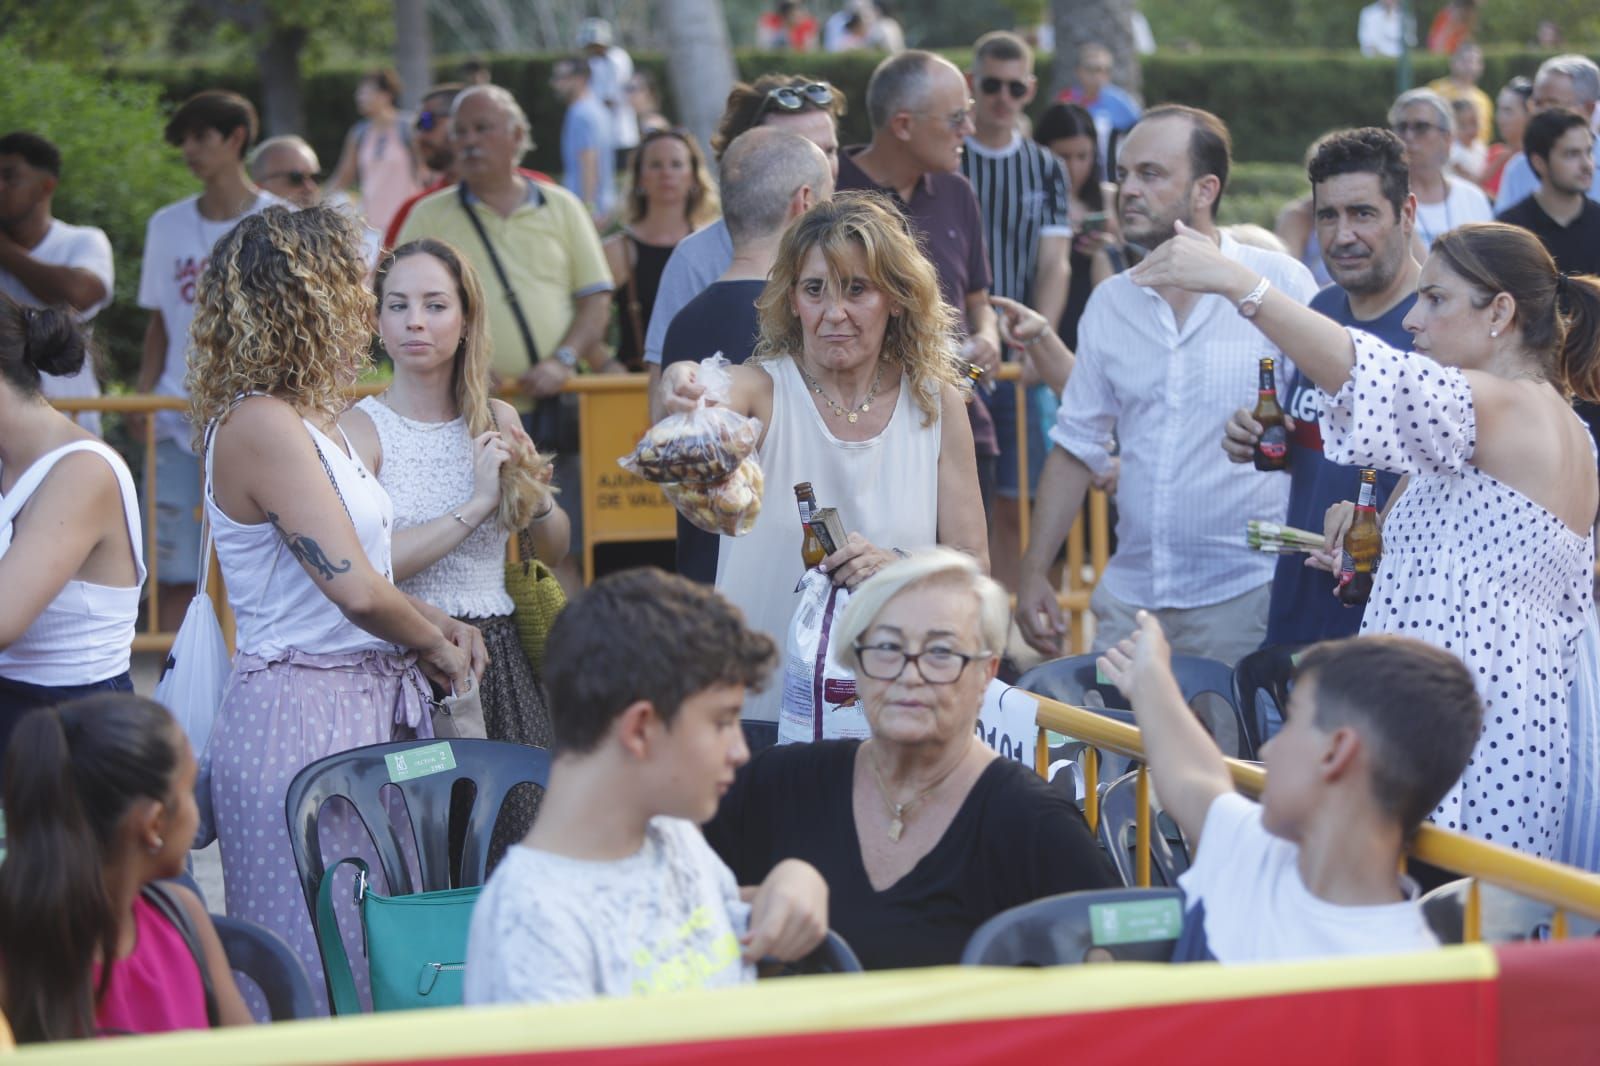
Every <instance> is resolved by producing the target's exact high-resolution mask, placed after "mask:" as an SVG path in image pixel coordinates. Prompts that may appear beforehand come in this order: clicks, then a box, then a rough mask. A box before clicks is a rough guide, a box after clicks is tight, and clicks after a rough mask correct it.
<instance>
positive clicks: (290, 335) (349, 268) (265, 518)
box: [188, 207, 484, 1000]
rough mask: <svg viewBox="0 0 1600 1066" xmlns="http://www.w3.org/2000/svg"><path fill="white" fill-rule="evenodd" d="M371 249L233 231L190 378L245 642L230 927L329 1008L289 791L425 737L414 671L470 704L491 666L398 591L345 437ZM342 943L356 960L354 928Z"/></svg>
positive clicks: (248, 223) (222, 714)
mask: <svg viewBox="0 0 1600 1066" xmlns="http://www.w3.org/2000/svg"><path fill="white" fill-rule="evenodd" d="M360 249H361V246H360V239H359V235H358V232H357V230H356V228H355V225H354V223H352V222H350V221H349V220H348V219H347V218H346V217H345V216H344V215H343V214H341V213H340V212H338V211H335V210H332V209H328V208H309V209H307V210H305V211H293V212H291V211H288V210H286V209H284V208H278V207H273V208H268V209H267V210H266V211H263V212H262V213H261V214H259V215H253V216H251V217H250V218H249V219H247V220H245V221H244V222H242V223H240V224H239V225H238V226H237V227H235V228H234V229H233V230H232V231H231V232H230V233H229V234H228V235H227V236H225V237H223V238H222V240H221V241H219V242H218V243H217V246H216V248H215V249H214V250H213V252H212V256H211V260H210V263H209V265H208V266H207V267H206V270H205V274H204V275H203V276H202V278H201V281H200V287H199V292H200V298H199V301H198V304H197V307H196V314H195V323H194V331H193V332H194V352H193V355H192V357H191V365H190V369H189V375H188V386H189V390H190V397H191V401H190V402H191V406H192V409H193V413H194V423H195V425H196V426H197V427H207V428H206V429H205V430H204V431H203V432H197V434H196V436H197V437H198V438H200V439H198V440H197V441H196V443H197V444H202V445H203V448H204V452H205V462H206V491H205V501H206V502H205V506H206V514H207V516H208V518H209V520H210V522H211V528H212V531H213V536H214V538H215V542H216V547H217V559H218V562H219V564H220V565H221V568H222V575H223V578H224V580H225V582H226V584H227V588H228V602H229V604H230V605H231V606H232V608H233V613H234V618H235V620H236V622H237V624H238V634H237V643H238V653H237V655H235V657H234V662H233V671H232V673H231V674H230V675H229V677H228V681H227V685H226V687H225V689H224V691H223V696H222V704H221V706H220V707H219V708H218V711H217V722H216V725H215V727H214V729H213V732H212V735H211V741H210V743H209V744H208V746H207V750H206V753H205V757H204V759H205V764H206V767H207V772H208V775H209V788H208V789H207V788H206V786H205V784H204V783H202V788H201V791H206V792H208V795H209V798H210V801H211V805H212V807H213V808H214V815H213V816H214V818H215V825H216V831H217V839H218V840H219V841H220V843H221V846H222V870H223V878H224V884H225V887H226V892H227V902H228V913H229V914H230V915H234V916H237V917H243V918H248V919H250V920H252V921H256V922H259V923H261V924H263V925H266V926H267V927H269V928H271V929H273V930H274V931H275V932H277V933H279V934H280V935H281V936H283V938H284V939H285V940H287V941H288V942H289V944H290V946H291V947H293V948H294V949H295V951H296V952H297V953H298V954H299V956H300V958H301V961H302V962H304V963H305V965H306V969H307V971H308V972H310V974H311V975H312V980H313V988H314V991H315V994H316V995H317V997H318V999H319V1000H320V999H321V998H322V992H323V985H322V982H321V981H320V980H318V978H319V977H320V975H321V973H322V966H321V961H320V958H319V955H318V951H317V945H316V940H315V938H314V937H313V936H312V932H311V923H310V917H309V911H308V909H307V906H306V900H305V897H304V895H303V894H302V892H301V890H300V882H299V879H298V877H297V876H296V873H295V864H294V859H293V857H292V854H291V852H290V850H289V837H288V831H287V827H286V825H285V822H284V796H285V793H286V792H287V790H288V784H289V781H290V779H291V778H293V777H294V775H295V774H296V773H297V772H298V771H299V770H300V769H301V768H302V767H304V766H306V765H308V764H310V763H312V762H314V761H316V760H317V759H320V758H322V757H324V756H327V755H331V754H333V753H335V752H340V751H346V750H348V749H350V748H355V747H359V746H361V745H365V744H376V743H383V742H387V741H390V740H393V739H399V738H401V737H408V736H412V735H420V736H424V737H427V736H432V735H433V734H432V727H431V723H430V721H429V718H428V715H427V713H426V710H425V707H424V705H423V701H422V698H421V693H422V691H423V689H424V688H425V685H426V682H425V681H424V680H423V678H422V676H421V675H420V674H419V673H418V669H417V667H418V665H420V666H421V668H422V670H423V671H425V672H426V673H428V674H429V675H431V676H433V677H436V678H438V679H440V680H441V681H442V682H444V683H447V684H448V683H452V682H453V683H454V684H455V685H456V688H457V690H458V691H466V690H467V689H468V688H470V687H471V685H472V684H473V683H474V681H475V678H476V676H478V675H481V673H482V670H483V660H484V652H483V641H482V638H481V637H480V635H479V634H478V631H477V630H476V629H474V628H472V627H471V626H468V625H466V624H465V623H462V622H458V621H456V620H454V619H452V618H451V617H450V616H449V615H447V614H445V613H444V612H442V611H440V610H438V609H437V608H433V607H429V606H428V605H426V604H422V603H419V602H418V601H416V600H413V599H411V598H410V597H408V596H406V595H405V594H404V593H402V592H401V591H400V590H399V589H397V588H395V587H394V584H393V581H392V580H391V572H390V557H389V556H390V534H391V532H392V531H391V528H390V527H391V526H392V524H393V522H392V516H393V508H392V506H391V505H390V503H389V496H388V493H386V492H384V490H383V489H382V488H381V487H380V486H379V485H378V482H377V479H376V478H374V477H373V476H372V475H371V474H370V473H369V472H368V471H367V469H366V468H365V466H363V465H362V462H361V459H360V456H359V455H357V454H356V453H355V452H354V450H353V449H351V448H350V445H349V442H348V440H347V439H345V438H344V435H343V433H341V432H340V430H339V429H338V426H337V424H336V419H337V415H338V412H339V411H340V409H342V408H343V406H344V404H345V402H346V400H345V396H346V393H347V390H348V389H349V387H350V386H351V385H352V384H354V382H355V379H356V375H357V373H358V372H359V369H360V366H361V363H362V360H363V359H364V358H365V356H366V352H367V348H368V345H369V343H370V337H371V333H370V327H369V326H368V321H369V319H368V315H369V312H370V308H371V304H370V303H369V301H368V296H367V293H366V290H365V288H364V287H363V285H362V280H363V275H364V274H365V273H366V264H365V262H364V261H363V259H362V257H361V250H360ZM319 825H320V830H321V833H322V840H323V847H324V849H325V851H329V852H331V853H333V854H335V855H340V856H342V855H347V854H352V853H355V852H356V851H357V850H358V848H359V843H358V842H361V841H362V840H363V839H364V838H363V837H362V835H361V833H360V830H359V826H358V825H357V824H356V823H354V822H353V821H352V819H351V817H350V816H349V815H347V814H346V813H345V812H343V811H339V810H335V809H333V808H330V810H329V811H328V812H327V813H326V814H325V815H324V817H323V818H322V819H321V821H320V823H319ZM374 830H375V831H377V827H374ZM372 865H373V869H374V871H376V870H377V866H376V864H375V863H374V864H372ZM336 898H340V899H344V900H348V899H351V898H352V897H351V894H350V893H348V892H343V891H340V892H337V893H336ZM341 924H343V923H341ZM344 928H345V930H346V932H347V933H349V934H352V936H351V937H347V939H349V940H352V941H353V942H352V944H351V945H350V946H351V950H352V951H353V952H355V953H359V952H360V950H361V946H360V942H359V935H360V934H359V925H357V924H356V923H353V922H352V923H350V924H349V925H348V926H344ZM351 957H352V958H357V957H359V954H352V956H351ZM358 969H361V968H359V967H358ZM360 977H362V978H364V977H365V971H364V970H361V973H360Z"/></svg>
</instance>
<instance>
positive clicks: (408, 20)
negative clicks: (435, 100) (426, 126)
mask: <svg viewBox="0 0 1600 1066" xmlns="http://www.w3.org/2000/svg"><path fill="white" fill-rule="evenodd" d="M394 65H395V68H396V69H397V70H398V71H399V72H400V81H401V83H402V84H404V85H405V91H404V92H403V93H402V94H401V96H400V106H401V107H405V108H415V107H416V106H417V105H418V104H420V103H421V102H422V94H423V93H425V92H427V91H428V86H429V85H431V84H433V33H432V31H431V30H430V29H429V26H428V3H427V0H394Z"/></svg>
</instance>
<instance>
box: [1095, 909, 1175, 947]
mask: <svg viewBox="0 0 1600 1066" xmlns="http://www.w3.org/2000/svg"><path fill="white" fill-rule="evenodd" d="M1182 926H1183V905H1182V904H1181V903H1180V902H1179V901H1178V900H1176V899H1171V898H1168V899H1140V900H1127V901H1125V902H1122V903H1091V904H1090V905H1089V935H1090V937H1091V939H1092V940H1093V941H1094V944H1095V946H1096V947H1104V946H1108V945H1111V944H1143V943H1146V942H1148V941H1151V940H1176V939H1177V938H1178V930H1179V929H1180V928H1182Z"/></svg>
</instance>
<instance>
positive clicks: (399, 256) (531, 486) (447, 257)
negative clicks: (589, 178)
mask: <svg viewBox="0 0 1600 1066" xmlns="http://www.w3.org/2000/svg"><path fill="white" fill-rule="evenodd" d="M414 255H430V256H432V257H433V258H435V259H437V260H438V261H439V263H440V264H441V265H442V266H443V267H444V268H445V269H446V270H447V271H449V272H450V276H451V277H452V278H454V279H455V282H456V298H457V299H459V300H460V301H461V343H460V345H459V346H458V347H457V348H456V359H455V367H454V369H453V370H452V372H451V382H452V385H451V391H452V392H453V393H454V394H455V401H456V407H457V409H458V410H459V411H460V412H461V416H462V417H463V418H465V419H466V422H467V434H468V436H470V437H472V438H473V439H474V440H476V439H477V438H478V436H479V435H480V434H482V433H486V432H488V431H489V430H491V429H496V428H498V425H497V423H496V422H495V417H494V411H493V410H491V409H490V407H489V358H490V355H491V353H492V349H493V345H492V342H491V341H490V338H489V321H488V313H487V311H486V310H485V309H484V299H483V286H482V285H481V284H480V283H479V282H478V272H477V271H476V270H474V269H473V267H472V264H471V263H470V262H468V261H467V260H466V259H465V258H464V257H463V256H462V255H461V253H460V252H458V251H456V250H455V248H454V247H452V246H451V245H449V244H446V243H445V242H444V241H437V240H433V239H432V238H429V237H424V238H422V239H421V240H415V241H408V242H406V243H405V244H402V245H401V246H400V247H398V248H396V249H395V250H394V251H392V252H390V253H389V254H388V255H386V256H384V257H383V260H382V261H381V262H380V263H379V264H378V271H377V273H376V274H374V275H373V278H372V291H373V294H374V295H375V297H376V302H377V305H378V313H379V314H381V313H382V311H383V292H384V286H385V284H386V283H387V282H388V280H389V275H390V273H391V272H392V271H393V270H394V267H395V264H396V263H398V262H400V261H401V260H403V259H409V258H410V257H411V256H414ZM506 445H507V446H508V447H509V448H510V449H511V458H510V459H509V460H508V461H507V462H506V463H505V464H504V465H502V466H501V467H500V514H499V519H500V524H501V525H502V526H504V527H505V528H506V529H508V530H512V531H513V532H514V531H516V530H519V529H524V528H526V527H527V525H528V523H529V522H530V521H531V520H532V519H533V516H534V515H536V514H538V513H539V512H540V511H543V510H544V509H545V508H547V507H548V506H550V504H551V495H552V494H553V493H554V492H555V491H556V490H555V489H553V488H551V487H550V486H549V485H548V484H546V483H545V481H544V480H543V478H542V476H541V475H542V474H543V473H544V470H545V468H546V467H548V466H549V465H550V463H551V460H550V459H549V458H548V457H545V456H541V455H540V454H539V453H538V452H537V451H535V450H534V448H533V446H532V445H530V444H527V443H525V442H523V441H522V440H521V439H520V438H517V437H509V438H507V439H506Z"/></svg>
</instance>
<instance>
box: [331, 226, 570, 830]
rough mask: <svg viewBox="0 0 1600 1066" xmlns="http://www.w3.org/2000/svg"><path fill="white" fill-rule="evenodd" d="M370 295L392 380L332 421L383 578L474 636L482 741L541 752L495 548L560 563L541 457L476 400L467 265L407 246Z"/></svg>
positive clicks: (428, 248)
mask: <svg viewBox="0 0 1600 1066" xmlns="http://www.w3.org/2000/svg"><path fill="white" fill-rule="evenodd" d="M373 288H374V290H375V291H376V293H377V325H378V338H379V342H380V343H381V344H382V345H383V348H384V350H385V351H386V352H387V353H388V355H389V358H390V359H391V360H392V361H393V363H394V381H393V383H392V384H391V385H390V386H389V388H388V389H387V390H386V391H385V392H384V393H382V394H381V395H379V396H371V397H368V398H366V399H364V400H362V401H361V402H360V403H359V404H357V405H356V406H355V407H354V408H352V409H351V410H350V411H348V412H346V413H345V415H344V418H343V420H342V425H343V426H344V429H345V432H346V433H348V434H349V436H350V439H351V441H352V442H353V443H354V445H355V447H356V450H357V451H358V452H359V453H360V454H361V457H362V459H363V460H364V461H365V462H366V463H367V465H368V467H369V468H370V469H371V470H372V471H373V472H375V473H376V474H377V476H378V481H379V483H380V484H381V485H382V486H383V487H384V488H385V489H387V490H388V492H389V495H390V497H391V498H392V499H393V501H394V507H395V530H394V576H395V581H396V583H397V584H398V585H399V586H400V588H401V589H403V590H404V591H406V592H408V593H410V594H411V595H413V596H416V597H417V598H418V599H421V600H424V601H426V602H427V603H430V604H432V605H433V606H435V607H438V608H439V609H440V610H442V611H444V612H445V613H447V614H450V615H453V616H455V617H456V618H459V619H462V620H464V621H465V620H470V622H471V624H472V625H474V626H476V627H478V628H479V629H480V630H482V632H483V635H484V641H485V643H486V644H487V645H488V648H489V668H488V671H487V672H486V673H485V674H484V677H483V685H482V691H481V695H482V698H483V708H484V717H485V721H486V723H487V726H488V731H489V737H490V739H492V740H509V741H515V742H517V743H522V744H534V745H537V746H540V747H548V746H549V744H550V741H551V734H550V713H549V709H548V708H547V707H546V705H545V699H544V693H543V686H542V685H541V684H540V681H539V678H538V677H537V675H536V674H535V671H534V669H533V667H532V666H531V665H530V664H529V662H528V659H527V656H525V655H524V654H523V651H522V647H521V645H520V643H519V642H518V640H517V631H516V626H515V625H514V623H513V622H512V618H511V613H512V602H511V597H510V595H509V594H508V593H507V592H506V587H505V568H504V566H503V562H504V560H505V553H506V542H507V540H508V539H509V537H510V536H511V535H512V534H513V533H519V532H521V531H522V530H527V531H528V534H529V540H530V542H531V547H532V549H533V552H534V554H535V555H537V556H538V557H539V558H540V559H542V560H544V561H545V562H546V563H548V564H551V565H554V564H555V563H557V562H559V561H560V560H561V558H562V557H563V556H564V555H565V554H566V549H567V540H568V520H567V515H566V513H565V512H564V511H563V510H562V509H561V506H560V504H558V503H557V502H556V500H555V496H554V494H553V492H552V490H551V489H550V485H549V478H550V461H549V460H548V459H547V458H544V457H542V456H540V455H539V454H538V453H537V452H535V451H534V449H533V445H532V443H531V442H530V441H529V440H528V439H527V437H526V435H524V434H523V433H522V431H521V425H520V423H519V422H518V419H517V414H516V412H515V411H514V410H512V408H511V406H510V405H509V404H506V403H503V402H501V401H500V400H490V399H489V358H490V340H489V330H488V328H487V323H486V321H485V311H484V300H483V290H482V288H481V286H480V285H479V283H478V277H477V274H476V272H474V270H473V269H472V264H471V263H469V262H467V261H466V260H465V259H463V258H462V257H461V255H460V254H459V253H458V252H457V251H456V250H455V249H454V248H452V247H450V245H448V244H445V243H443V242H442V241H435V240H427V239H424V240H417V241H411V242H410V243H408V244H404V245H402V246H400V247H399V248H397V249H395V250H394V251H393V252H392V253H390V254H389V255H388V256H386V257H384V259H383V260H382V261H381V262H380V263H379V265H378V272H377V274H376V276H375V277H374V279H373ZM521 791H528V792H529V795H527V796H525V797H520V798H519V796H518V794H517V793H513V794H512V807H511V808H510V809H508V811H507V813H506V814H504V815H502V818H501V827H500V830H499V831H497V833H496V836H495V843H494V844H493V845H491V861H494V860H495V859H496V858H498V856H499V854H500V852H501V850H502V846H501V845H503V844H506V843H511V842H514V841H515V840H517V839H520V838H521V836H522V835H523V834H524V833H525V832H526V831H527V828H528V824H529V823H530V822H531V821H532V818H533V811H534V803H533V796H532V794H531V790H519V792H521ZM513 823H520V824H513Z"/></svg>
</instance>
